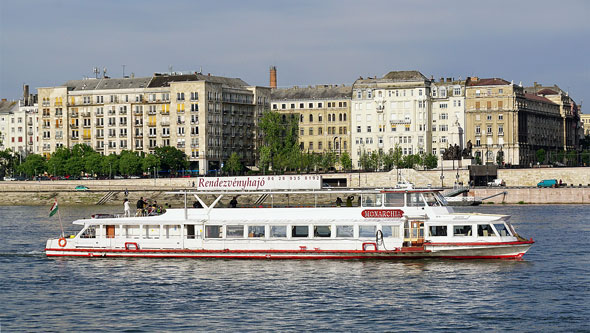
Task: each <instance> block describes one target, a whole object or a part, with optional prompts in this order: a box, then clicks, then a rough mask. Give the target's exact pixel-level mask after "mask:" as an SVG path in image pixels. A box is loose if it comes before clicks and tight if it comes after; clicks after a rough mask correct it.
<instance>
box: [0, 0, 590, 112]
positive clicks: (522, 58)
mask: <svg viewBox="0 0 590 333" xmlns="http://www.w3.org/2000/svg"><path fill="white" fill-rule="evenodd" d="M0 6H1V7H0V34H1V35H0V48H1V50H0V97H2V98H9V99H16V98H19V97H20V96H21V92H22V84H23V83H27V84H29V85H30V86H31V88H32V90H33V91H34V90H35V88H37V87H47V86H56V85H61V84H63V83H64V82H65V81H67V80H71V79H81V78H83V77H84V76H93V73H92V68H93V67H100V68H103V67H106V68H107V75H109V76H111V77H121V76H122V75H123V67H122V65H125V74H126V75H129V74H131V73H134V74H135V76H149V75H152V74H153V73H154V72H167V71H168V68H169V66H172V67H173V70H174V71H197V70H199V68H201V67H202V69H203V72H204V73H211V74H214V75H222V76H228V77H239V78H241V79H243V80H244V81H246V82H248V83H249V84H252V85H263V86H268V84H269V66H271V65H275V66H277V72H278V85H279V86H282V87H288V86H293V85H300V86H301V85H315V84H326V83H333V84H342V83H344V84H347V85H349V84H352V82H354V80H355V79H356V78H358V77H359V76H363V77H366V76H373V75H377V76H382V75H384V74H385V73H387V72H389V71H392V70H419V71H420V72H422V73H423V74H424V75H426V76H427V77H430V76H431V75H432V76H434V77H435V78H439V77H455V78H459V77H462V78H465V77H466V76H479V77H501V78H504V79H506V80H509V81H510V80H514V82H515V83H519V82H521V81H522V83H523V84H525V85H530V84H532V83H533V82H534V81H537V82H539V83H542V84H558V85H559V86H560V87H561V88H562V89H564V90H567V91H569V92H570V95H571V96H572V97H573V98H574V99H575V100H576V101H577V102H578V103H580V101H581V100H585V101H586V103H587V107H585V108H584V109H588V110H587V111H586V112H585V113H590V92H589V90H590V65H589V64H588V62H589V60H590V20H589V19H588V16H589V14H590V1H583V0H580V1H568V0H564V1H555V0H553V1H540V0H536V1H514V0H507V1H504V0H500V1H485V2H484V1H451V0H449V1H413V0H407V1H391V0H384V1H342V0H341V1H317V0H309V1H242V0H235V1H202V2H201V1H192V0H186V1H182V0H178V1H177V0H167V1H160V0H153V1H152V0H143V1H139V0H137V1H135V0H127V1H123V0H100V1H82V0H79V1H74V0H26V1H21V0H14V1H8V0H0Z"/></svg>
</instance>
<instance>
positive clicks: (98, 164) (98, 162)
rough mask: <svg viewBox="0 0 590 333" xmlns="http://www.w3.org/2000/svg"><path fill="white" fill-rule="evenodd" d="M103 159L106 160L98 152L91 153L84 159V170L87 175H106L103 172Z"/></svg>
mask: <svg viewBox="0 0 590 333" xmlns="http://www.w3.org/2000/svg"><path fill="white" fill-rule="evenodd" d="M103 159H104V156H102V155H101V154H99V153H97V152H92V153H89V154H88V155H86V157H85V158H84V170H85V171H86V172H87V173H90V174H92V175H94V174H100V175H104V174H105V173H104V172H103V168H102V160H103Z"/></svg>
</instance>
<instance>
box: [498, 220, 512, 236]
mask: <svg viewBox="0 0 590 333" xmlns="http://www.w3.org/2000/svg"><path fill="white" fill-rule="evenodd" d="M494 227H496V230H497V231H498V234H499V235H500V236H511V234H510V231H508V228H506V226H505V225H504V223H496V224H494Z"/></svg>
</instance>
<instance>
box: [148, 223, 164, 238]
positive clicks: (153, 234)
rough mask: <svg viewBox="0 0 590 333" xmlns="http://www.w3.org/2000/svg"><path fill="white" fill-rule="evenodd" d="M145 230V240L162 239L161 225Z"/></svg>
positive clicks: (150, 226) (149, 226)
mask: <svg viewBox="0 0 590 333" xmlns="http://www.w3.org/2000/svg"><path fill="white" fill-rule="evenodd" d="M144 228H145V238H147V239H150V238H155V239H158V238H160V226H159V225H146V226H144Z"/></svg>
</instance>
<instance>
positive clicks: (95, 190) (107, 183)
mask: <svg viewBox="0 0 590 333" xmlns="http://www.w3.org/2000/svg"><path fill="white" fill-rule="evenodd" d="M443 175H444V176H445V177H444V179H443V184H442V185H444V186H445V187H452V186H453V183H454V182H455V180H457V181H458V182H462V183H464V184H467V183H468V182H469V172H468V170H443ZM440 176H441V171H440V170H430V171H416V170H414V169H401V170H393V171H391V172H376V173H336V174H325V175H322V177H323V179H324V182H325V183H329V184H330V185H331V186H347V187H351V188H358V187H359V186H360V187H364V188H367V187H377V188H386V187H394V186H395V184H396V183H397V182H398V181H403V180H407V181H409V182H412V183H414V184H415V185H416V187H426V186H429V185H430V186H431V187H441V180H440ZM498 177H499V178H502V179H503V180H504V181H505V182H506V184H507V185H508V187H507V188H503V187H502V188H475V189H472V190H471V191H470V193H469V195H471V196H476V197H487V196H490V195H493V194H496V193H499V192H502V191H507V194H506V195H503V196H498V197H494V198H492V199H490V200H489V202H494V203H501V202H504V203H510V204H517V203H533V204H545V203H574V204H586V203H590V187H589V184H590V168H547V169H543V168H541V169H537V168H532V169H500V170H498ZM542 179H558V180H559V179H561V180H562V181H563V183H566V184H568V185H567V187H564V188H557V189H551V188H549V189H545V188H543V189H538V188H536V187H534V186H535V185H536V184H537V183H538V182H539V181H540V180H542ZM197 182H198V178H159V179H156V180H154V179H115V180H76V181H65V180H64V181H41V182H37V181H21V182H8V181H2V182H0V195H1V196H2V200H1V201H0V205H50V204H51V203H52V202H53V201H54V199H55V198H57V199H58V200H59V202H60V204H62V205H63V204H66V205H67V204H76V205H94V204H97V203H98V202H99V201H101V199H102V200H105V204H107V205H108V204H113V205H122V201H123V199H124V198H126V196H125V191H127V192H128V196H127V198H128V199H129V200H130V201H131V202H132V203H134V202H135V201H137V200H138V199H139V198H140V197H144V198H148V199H150V200H157V201H158V203H159V204H162V205H163V204H165V203H169V204H170V205H172V206H173V207H179V206H184V196H183V195H178V194H176V195H175V194H169V193H166V192H170V191H178V190H182V189H189V190H190V189H194V187H193V183H195V184H196V183H197ZM77 185H85V186H87V187H88V190H87V191H77V190H75V187H76V186H77ZM230 199H231V198H224V201H222V205H223V204H226V202H225V201H229V200H230ZM332 199H335V197H334V198H329V200H332ZM188 200H189V202H192V201H194V199H193V198H188ZM244 200H245V199H244ZM276 200H278V201H277V202H282V201H285V203H286V201H287V200H291V199H289V198H283V199H281V198H279V197H277V198H276ZM290 204H296V203H293V202H290Z"/></svg>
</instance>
